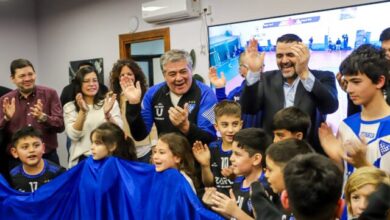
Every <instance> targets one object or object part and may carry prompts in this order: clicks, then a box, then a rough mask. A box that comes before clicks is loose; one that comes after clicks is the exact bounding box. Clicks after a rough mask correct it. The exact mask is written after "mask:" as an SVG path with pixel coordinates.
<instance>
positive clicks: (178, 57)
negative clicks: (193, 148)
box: [121, 50, 217, 143]
mask: <svg viewBox="0 0 390 220" xmlns="http://www.w3.org/2000/svg"><path fill="white" fill-rule="evenodd" d="M160 62H161V64H160V65H161V69H162V72H163V74H164V79H165V82H162V83H159V84H157V85H154V86H152V87H151V88H150V89H149V90H148V91H147V92H146V93H145V96H144V97H141V88H140V85H139V82H137V83H136V84H135V85H134V82H132V81H131V80H124V81H122V82H121V86H122V91H123V92H124V94H125V95H126V97H127V100H128V104H127V106H126V118H127V121H128V123H129V126H130V130H131V133H132V135H133V137H134V139H135V140H143V139H144V138H145V137H146V136H147V135H148V134H149V132H150V130H151V128H152V126H153V123H155V125H156V128H157V132H158V134H162V133H168V132H179V133H181V134H183V135H185V136H186V137H187V138H188V140H189V141H190V142H191V143H193V142H195V141H196V140H200V141H202V142H203V143H209V142H211V141H213V140H215V139H216V135H215V129H214V126H213V123H214V112H213V109H214V105H215V104H216V103H217V98H216V96H215V95H214V93H213V91H212V90H211V89H210V88H209V87H208V86H206V85H204V84H203V83H200V82H197V81H196V80H192V59H191V57H190V55H189V53H188V52H186V51H183V50H171V51H168V52H166V53H165V54H164V55H162V56H161V59H160ZM141 100H142V106H141Z"/></svg>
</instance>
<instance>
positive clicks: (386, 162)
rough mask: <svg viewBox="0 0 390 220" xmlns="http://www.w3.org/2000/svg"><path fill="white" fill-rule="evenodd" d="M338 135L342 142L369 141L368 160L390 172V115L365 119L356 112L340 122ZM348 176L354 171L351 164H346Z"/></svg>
mask: <svg viewBox="0 0 390 220" xmlns="http://www.w3.org/2000/svg"><path fill="white" fill-rule="evenodd" d="M338 136H339V138H340V139H341V141H342V143H345V142H347V141H349V142H357V141H360V138H359V137H362V136H363V137H364V138H365V140H366V141H367V144H368V146H367V160H368V162H369V163H371V164H373V165H374V166H375V167H378V168H379V169H381V170H384V171H386V172H387V173H390V153H389V152H390V116H387V117H385V118H381V119H378V120H373V121H364V120H362V119H361V116H360V113H357V114H354V115H352V116H350V117H348V118H346V119H344V121H343V122H342V123H341V124H340V127H339V131H338ZM345 171H346V173H345V174H346V176H349V175H351V174H352V172H353V171H354V168H353V166H352V165H351V164H346V169H345Z"/></svg>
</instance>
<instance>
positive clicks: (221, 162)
mask: <svg viewBox="0 0 390 220" xmlns="http://www.w3.org/2000/svg"><path fill="white" fill-rule="evenodd" d="M214 114H215V124H214V127H215V129H216V130H217V131H218V132H219V133H220V135H221V138H220V140H217V141H214V142H212V143H210V146H209V147H207V145H202V143H201V142H200V141H196V142H195V143H194V147H193V148H192V151H193V153H194V156H195V158H196V160H197V161H198V162H199V164H200V165H201V172H202V182H203V184H204V185H205V186H207V187H211V186H215V187H216V188H217V190H218V191H219V192H222V193H224V194H226V195H228V194H229V189H230V188H231V187H232V185H233V181H232V180H230V178H231V176H232V173H233V171H232V168H231V167H230V166H231V163H230V161H229V158H230V156H231V155H232V143H233V137H234V135H235V134H236V133H237V132H238V131H239V130H241V127H242V120H241V107H240V104H238V103H237V102H234V101H229V100H224V101H221V102H220V103H218V104H217V105H216V106H215V108H214Z"/></svg>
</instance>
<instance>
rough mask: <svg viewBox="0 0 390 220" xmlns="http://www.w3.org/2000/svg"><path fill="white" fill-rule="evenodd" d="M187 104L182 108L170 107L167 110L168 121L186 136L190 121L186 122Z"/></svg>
mask: <svg viewBox="0 0 390 220" xmlns="http://www.w3.org/2000/svg"><path fill="white" fill-rule="evenodd" d="M188 114H189V113H188V103H186V104H184V107H183V108H181V107H180V106H175V107H170V108H169V110H168V115H169V120H171V122H172V124H173V125H174V126H175V127H177V128H178V129H179V130H180V131H181V132H182V133H183V134H186V135H187V134H188V132H189V130H190V121H189V120H188Z"/></svg>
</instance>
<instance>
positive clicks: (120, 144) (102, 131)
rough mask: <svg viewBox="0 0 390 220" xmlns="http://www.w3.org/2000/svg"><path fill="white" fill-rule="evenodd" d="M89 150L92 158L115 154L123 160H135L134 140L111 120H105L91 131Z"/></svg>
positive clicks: (97, 158) (96, 158) (99, 158)
mask: <svg viewBox="0 0 390 220" xmlns="http://www.w3.org/2000/svg"><path fill="white" fill-rule="evenodd" d="M90 138H91V143H92V146H91V151H92V157H93V159H94V160H101V159H103V158H105V157H108V156H116V157H119V158H122V159H125V160H134V161H135V160H137V155H136V153H135V146H134V142H133V140H132V139H131V138H129V137H127V136H126V135H125V134H124V132H123V130H122V129H121V128H120V127H119V126H118V125H116V124H114V123H112V122H105V123H103V124H101V125H99V126H98V127H97V128H96V129H95V130H93V131H92V132H91V137H90Z"/></svg>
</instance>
